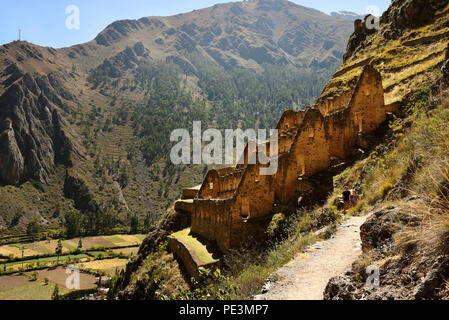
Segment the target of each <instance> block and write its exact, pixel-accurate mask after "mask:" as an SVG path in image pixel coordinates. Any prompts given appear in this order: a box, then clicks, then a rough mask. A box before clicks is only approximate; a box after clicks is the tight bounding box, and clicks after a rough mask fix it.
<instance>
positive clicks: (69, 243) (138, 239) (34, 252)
mask: <svg viewBox="0 0 449 320" xmlns="http://www.w3.org/2000/svg"><path fill="white" fill-rule="evenodd" d="M143 239H145V235H143V234H137V235H122V234H117V235H111V236H96V237H85V238H81V242H82V246H83V247H82V250H92V249H108V248H120V247H130V246H139V245H140V244H141V243H142V241H143ZM79 240H80V238H75V239H70V240H63V241H61V243H62V246H63V252H64V253H69V252H71V251H74V250H76V249H77V248H78V244H79ZM57 245H58V240H47V241H36V242H32V243H14V244H7V245H3V246H0V255H2V256H4V257H9V256H11V257H13V258H21V257H22V254H23V257H25V258H26V257H35V256H39V255H48V254H53V253H55V249H56V247H57Z"/></svg>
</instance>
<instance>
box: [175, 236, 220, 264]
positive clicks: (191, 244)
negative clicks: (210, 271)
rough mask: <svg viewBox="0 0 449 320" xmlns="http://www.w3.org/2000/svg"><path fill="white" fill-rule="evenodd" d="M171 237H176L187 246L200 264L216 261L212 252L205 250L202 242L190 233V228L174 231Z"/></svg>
mask: <svg viewBox="0 0 449 320" xmlns="http://www.w3.org/2000/svg"><path fill="white" fill-rule="evenodd" d="M172 237H174V238H176V239H178V241H180V242H182V243H183V244H184V245H185V246H186V247H187V248H189V249H190V250H191V251H192V253H193V254H194V256H195V257H196V258H197V259H198V262H199V263H200V265H206V264H210V263H215V262H217V261H218V260H216V259H214V257H213V256H212V253H210V252H209V251H208V250H207V248H206V246H205V245H204V244H203V243H201V242H200V241H199V240H198V239H197V238H195V237H192V236H191V235H190V228H187V229H184V230H182V231H179V232H176V233H174V234H172Z"/></svg>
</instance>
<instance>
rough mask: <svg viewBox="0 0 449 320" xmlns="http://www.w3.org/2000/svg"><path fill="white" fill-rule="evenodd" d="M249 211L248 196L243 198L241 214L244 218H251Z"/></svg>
mask: <svg viewBox="0 0 449 320" xmlns="http://www.w3.org/2000/svg"><path fill="white" fill-rule="evenodd" d="M249 213H250V212H249V200H248V198H243V199H242V207H241V211H240V215H241V217H242V218H243V219H249Z"/></svg>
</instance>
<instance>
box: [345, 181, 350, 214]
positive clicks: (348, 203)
mask: <svg viewBox="0 0 449 320" xmlns="http://www.w3.org/2000/svg"><path fill="white" fill-rule="evenodd" d="M350 204H351V191H349V188H348V187H347V186H346V187H345V191H343V205H344V207H343V212H344V213H345V214H346V211H347V210H348V209H349V206H350Z"/></svg>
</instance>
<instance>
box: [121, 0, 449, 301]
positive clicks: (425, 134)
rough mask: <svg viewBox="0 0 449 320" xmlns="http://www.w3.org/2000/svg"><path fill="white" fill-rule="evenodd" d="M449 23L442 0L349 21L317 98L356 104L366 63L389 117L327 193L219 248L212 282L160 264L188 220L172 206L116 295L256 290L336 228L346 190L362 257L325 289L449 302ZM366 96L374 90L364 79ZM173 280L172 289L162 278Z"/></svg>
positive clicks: (407, 3)
mask: <svg viewBox="0 0 449 320" xmlns="http://www.w3.org/2000/svg"><path fill="white" fill-rule="evenodd" d="M448 21H449V4H448V3H447V1H438V0H435V1H423V0H396V1H393V2H392V5H391V6H390V8H389V9H388V10H387V11H386V12H385V13H384V15H383V16H382V18H381V20H380V29H379V30H376V29H370V28H367V26H368V24H366V23H364V21H361V20H358V21H356V23H355V32H354V34H353V35H352V36H351V38H350V40H349V43H348V46H347V50H346V53H345V55H344V63H343V65H342V66H341V67H340V69H339V70H338V71H337V72H336V73H335V75H334V76H333V78H332V79H331V80H330V81H329V82H328V83H327V84H326V85H325V87H324V89H323V91H322V94H321V96H320V97H319V98H318V101H317V103H316V106H318V107H319V108H320V111H321V109H323V110H325V111H326V112H333V111H335V110H337V111H336V112H335V113H333V115H336V116H338V115H342V114H343V113H342V112H340V111H341V107H342V106H345V105H347V104H348V101H353V99H354V93H353V92H354V91H353V88H354V87H356V88H359V84H360V77H361V74H363V73H362V72H363V70H366V66H367V65H370V66H372V67H374V68H375V69H377V70H379V72H380V74H381V77H382V86H383V88H384V92H385V100H386V101H385V104H386V106H385V107H386V108H387V110H388V111H391V112H392V113H390V115H389V116H388V118H389V119H388V120H387V122H386V127H385V130H384V131H383V132H382V134H381V135H378V136H377V137H376V138H377V140H371V141H369V142H368V143H366V144H365V145H364V146H363V145H360V148H359V154H358V156H357V157H354V159H350V160H347V161H345V163H339V164H337V165H336V167H338V170H335V171H334V173H333V175H334V176H333V182H334V191H333V193H332V194H331V195H330V196H329V198H328V200H327V202H326V204H325V205H324V206H322V207H315V208H309V207H305V208H298V210H297V212H296V214H290V215H288V213H287V210H288V208H278V209H277V210H274V212H273V215H272V220H271V222H270V223H269V225H268V227H267V228H266V230H265V229H264V230H261V229H260V230H259V233H260V236H261V237H262V238H264V239H263V240H262V241H261V242H260V243H257V242H255V241H248V242H247V243H244V244H243V245H242V248H240V249H238V250H233V251H232V252H228V253H227V254H225V255H222V256H221V258H222V262H223V264H222V269H221V272H216V273H214V274H213V275H211V274H208V273H207V271H204V270H201V272H202V273H203V275H205V277H206V278H208V279H210V277H211V278H212V279H213V280H214V281H213V282H212V283H211V282H205V283H197V282H196V281H189V279H188V277H186V276H185V275H183V274H182V273H181V274H179V270H178V269H176V270H178V273H176V272H174V271H173V270H174V269H171V268H170V267H168V268H165V267H162V266H163V265H166V264H163V262H164V263H165V262H167V261H169V263H170V265H171V264H173V263H174V262H175V261H179V260H175V259H174V258H173V256H171V255H169V254H167V248H166V246H167V242H166V240H167V236H169V235H170V234H171V233H172V232H174V231H178V230H182V229H184V228H186V227H188V226H189V225H190V221H189V219H188V218H189V216H188V215H187V214H182V213H179V212H178V213H177V212H175V211H173V210H170V211H168V212H167V214H166V216H165V217H164V219H162V220H161V222H160V223H159V226H158V228H157V229H155V230H154V231H153V232H152V233H150V234H149V236H148V237H147V239H146V240H145V241H144V244H143V245H142V247H141V248H140V251H139V255H138V257H136V259H134V260H133V261H132V262H130V263H129V264H128V266H127V269H126V272H125V273H124V274H122V276H121V277H120V278H119V279H118V282H117V284H116V287H115V290H114V293H115V294H116V295H117V296H119V297H120V298H123V299H133V298H137V299H144V298H147V299H148V298H150V299H157V298H163V299H170V298H172V299H208V298H215V299H222V298H240V299H241V298H244V299H246V298H253V297H254V295H256V294H259V293H260V292H261V290H262V287H263V286H264V284H265V283H266V279H267V278H268V277H269V276H270V275H272V273H273V272H274V271H275V270H276V269H278V268H280V267H281V266H282V265H284V264H287V263H289V262H290V261H291V260H293V259H294V258H298V259H299V260H300V258H301V257H300V256H299V257H298V254H301V252H303V250H304V249H305V248H307V246H308V245H310V244H311V243H313V242H315V241H316V240H317V239H320V238H324V239H326V238H327V237H329V236H330V235H332V233H333V232H334V231H335V229H336V228H338V226H339V225H340V223H339V222H341V221H342V219H343V218H344V217H342V215H341V211H339V208H340V207H341V203H340V201H339V196H340V195H341V193H342V191H343V190H344V188H345V187H346V186H348V187H349V188H351V189H355V190H357V191H358V193H359V194H360V195H361V200H362V201H360V202H359V203H358V205H357V206H355V207H353V208H351V209H350V210H349V211H348V215H364V214H369V215H370V216H369V217H370V218H369V219H368V221H367V222H366V223H364V224H363V225H362V227H361V240H362V249H363V252H364V254H363V255H362V256H361V257H360V259H358V260H357V261H356V262H355V263H354V264H353V267H352V270H348V272H347V273H346V274H345V275H343V276H340V277H336V278H333V279H331V280H330V282H329V284H328V286H327V288H326V290H325V292H323V297H324V298H326V299H445V298H447V296H448V295H447V293H448V290H447V282H446V279H447V275H448V274H449V273H448V267H447V266H448V261H449V258H448V254H447V252H448V251H447V248H448V245H447V234H448V231H447V230H448V223H447V217H448V216H447V214H448V201H447V199H448V172H447V168H448V161H449V158H448V154H449V152H448V151H449V150H448V144H447V138H448V134H449V133H448V130H447V129H448V125H447V124H448V120H449V119H448V110H449V109H448V101H449V100H448V93H447V87H448V84H449V82H448V79H449V73H448V70H449V69H448V65H449V47H448V37H447V34H448V32H449V25H448ZM363 92H364V94H365V95H366V96H367V97H370V96H373V92H372V91H370V90H369V86H368V87H367V88H365V89H364V91H363ZM349 103H350V102H349ZM339 108H340V109H339ZM312 109H314V108H313V107H312ZM339 110H340V111H339ZM360 128H361V129H360V130H361V131H362V130H363V121H360ZM362 135H363V134H362ZM310 138H311V139H312V140H313V139H314V138H315V136H314V135H310ZM310 156H311V157H313V155H310ZM300 179H301V176H300ZM257 182H259V181H257ZM299 202H301V199H298V203H299ZM284 210H285V211H284ZM324 227H326V228H324ZM318 230H319V232H317V231H318ZM207 248H208V249H209V247H207ZM312 249H313V248H312ZM210 250H211V252H214V250H213V248H212V247H211V248H210ZM351 250H352V248H351ZM330 258H331V257H330ZM370 265H375V266H377V267H379V269H380V285H381V286H380V288H378V289H374V290H371V289H368V288H367V287H366V286H365V281H366V280H367V278H368V275H367V273H366V267H368V266H370ZM285 269H289V270H290V269H291V268H287V267H286V268H285ZM290 271H291V270H290ZM315 271H316V272H320V270H319V268H317V270H315ZM201 272H200V273H201ZM298 272H301V270H299V271H298ZM272 276H273V277H275V276H274V275H272ZM291 278H294V275H291ZM270 280H272V279H271V278H270ZM175 282H176V284H180V283H181V284H182V285H181V287H178V288H176V287H175V286H171V283H175ZM192 289H197V290H192ZM291 298H293V297H291Z"/></svg>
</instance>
